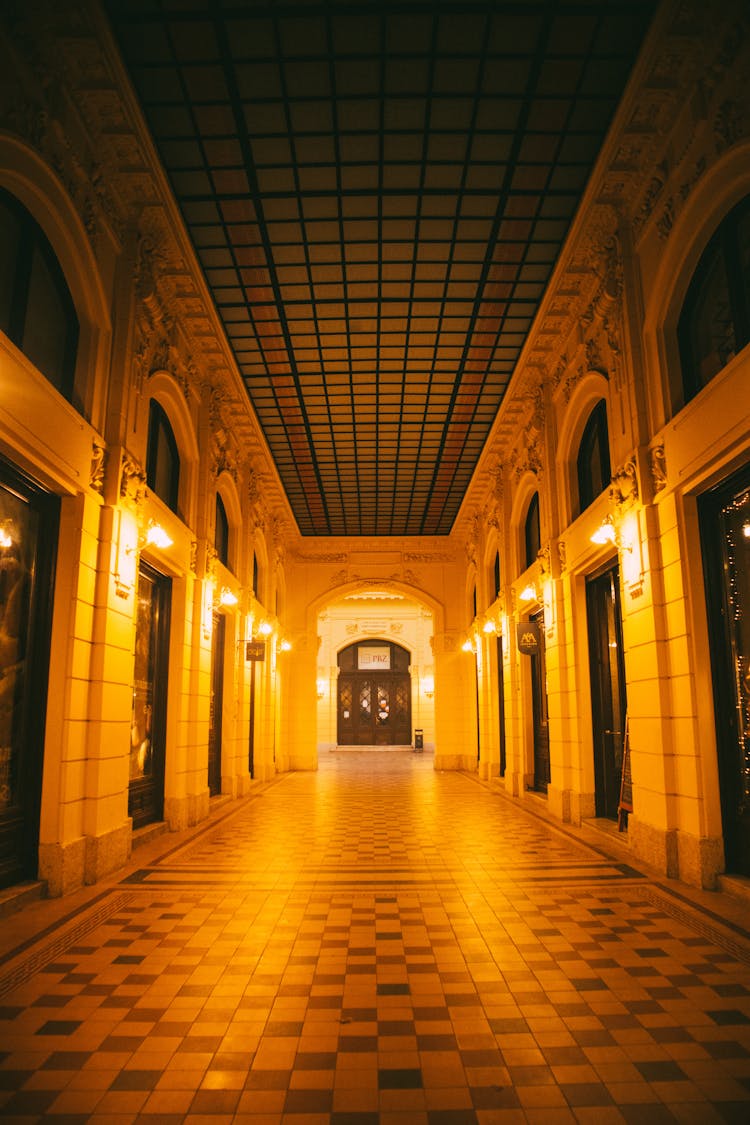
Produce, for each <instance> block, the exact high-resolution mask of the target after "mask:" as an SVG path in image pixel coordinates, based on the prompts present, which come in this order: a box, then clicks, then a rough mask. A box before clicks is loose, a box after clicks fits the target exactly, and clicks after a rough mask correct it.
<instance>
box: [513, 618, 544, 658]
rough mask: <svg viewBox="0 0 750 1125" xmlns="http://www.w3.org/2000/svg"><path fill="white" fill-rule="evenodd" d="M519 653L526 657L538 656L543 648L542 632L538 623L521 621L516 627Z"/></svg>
mask: <svg viewBox="0 0 750 1125" xmlns="http://www.w3.org/2000/svg"><path fill="white" fill-rule="evenodd" d="M516 640H517V642H518V651H519V652H522V653H524V654H525V655H526V656H536V654H537V653H538V652H539V649H540V647H541V631H540V629H539V622H538V621H519V622H518V623H517V625H516Z"/></svg>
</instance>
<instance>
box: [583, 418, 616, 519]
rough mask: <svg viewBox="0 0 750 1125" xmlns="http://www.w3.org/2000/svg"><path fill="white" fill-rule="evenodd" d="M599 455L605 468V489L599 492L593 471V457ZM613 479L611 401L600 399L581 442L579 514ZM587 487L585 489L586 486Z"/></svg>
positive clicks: (584, 430) (585, 428) (602, 482)
mask: <svg viewBox="0 0 750 1125" xmlns="http://www.w3.org/2000/svg"><path fill="white" fill-rule="evenodd" d="M597 450H598V452H599V460H600V463H601V467H602V480H601V487H600V488H598V490H597V487H598V486H597V482H596V481H595V480H594V475H593V472H592V463H593V456H594V454H595V452H596V451H597ZM611 479H612V461H611V458H610V454H609V424H608V418H607V401H606V399H603V398H601V399H599V401H598V402H597V403H595V404H594V406H593V407H592V409H591V411H590V413H589V416H588V418H587V419H586V425H585V426H584V428H583V433H582V434H581V440H580V442H579V443H578V454H577V456H576V480H577V483H578V513H577V514H578V515H580V514H581V512H585V511H586V509H587V508H589V507H590V506H591V505H592V504H593V503H594V501H595V500H596V499H597V497H599V496H601V494H602V492H604V490H605V489H606V488H607V487H608V485H609V483H610V481H611ZM584 485H585V487H584Z"/></svg>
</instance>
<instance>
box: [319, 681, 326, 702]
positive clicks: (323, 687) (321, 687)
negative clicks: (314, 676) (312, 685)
mask: <svg viewBox="0 0 750 1125" xmlns="http://www.w3.org/2000/svg"><path fill="white" fill-rule="evenodd" d="M317 689H318V699H322V698H323V696H324V695H325V693H326V682H325V680H323V679H320V680H318V683H317Z"/></svg>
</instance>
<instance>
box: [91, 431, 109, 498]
mask: <svg viewBox="0 0 750 1125" xmlns="http://www.w3.org/2000/svg"><path fill="white" fill-rule="evenodd" d="M106 457H107V453H106V449H105V448H104V444H103V443H102V442H101V441H99V439H98V438H94V439H93V441H92V443H91V467H90V469H89V488H92V489H93V490H94V492H98V493H99V495H100V496H101V495H102V493H103V491H104V470H105V467H106Z"/></svg>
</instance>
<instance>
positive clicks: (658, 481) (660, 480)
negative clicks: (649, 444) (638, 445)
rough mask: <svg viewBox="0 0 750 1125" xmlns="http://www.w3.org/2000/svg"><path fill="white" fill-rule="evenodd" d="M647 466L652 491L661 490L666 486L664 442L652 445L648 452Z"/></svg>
mask: <svg viewBox="0 0 750 1125" xmlns="http://www.w3.org/2000/svg"><path fill="white" fill-rule="evenodd" d="M649 467H650V469H651V480H652V483H653V489H654V493H657V492H661V491H662V489H664V488H666V486H667V458H666V454H665V452H664V442H663V441H662V442H659V443H658V445H655V446H653V448H652V449H651V451H650V453H649Z"/></svg>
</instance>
